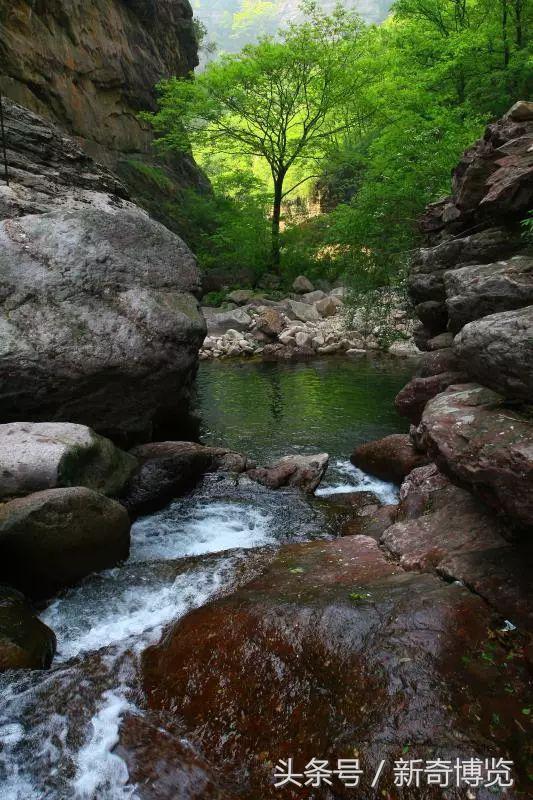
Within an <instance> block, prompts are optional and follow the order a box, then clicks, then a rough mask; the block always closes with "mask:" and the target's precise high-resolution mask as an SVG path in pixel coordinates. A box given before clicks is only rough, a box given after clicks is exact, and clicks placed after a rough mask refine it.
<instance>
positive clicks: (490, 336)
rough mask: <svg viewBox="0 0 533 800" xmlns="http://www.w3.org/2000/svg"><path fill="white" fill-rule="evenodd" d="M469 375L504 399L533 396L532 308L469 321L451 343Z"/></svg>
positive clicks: (527, 399) (524, 398)
mask: <svg viewBox="0 0 533 800" xmlns="http://www.w3.org/2000/svg"><path fill="white" fill-rule="evenodd" d="M454 347H455V351H456V352H457V354H458V355H459V357H460V358H461V359H462V360H463V361H464V363H465V364H467V365H468V372H469V374H470V375H471V376H472V377H473V378H475V379H476V380H478V381H479V382H480V383H483V384H485V385H486V386H490V387H491V388H492V389H494V390H495V391H498V392H501V393H502V394H504V395H505V396H506V397H508V398H511V399H514V400H516V399H518V400H522V401H525V402H528V401H531V398H532V397H533V305H532V306H528V307H527V308H522V309H518V310H517V311H506V312H503V313H501V314H491V315H490V316H488V317H483V319H479V320H476V321H475V322H470V323H468V325H465V327H464V328H463V329H462V331H461V332H460V333H459V334H458V335H457V337H456V338H455V341H454Z"/></svg>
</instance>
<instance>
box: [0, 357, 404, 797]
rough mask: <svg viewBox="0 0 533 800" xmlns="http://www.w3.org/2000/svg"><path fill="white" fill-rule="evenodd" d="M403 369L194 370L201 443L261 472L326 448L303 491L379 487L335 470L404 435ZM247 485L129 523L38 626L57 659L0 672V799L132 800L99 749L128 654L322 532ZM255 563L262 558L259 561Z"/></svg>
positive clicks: (209, 486)
mask: <svg viewBox="0 0 533 800" xmlns="http://www.w3.org/2000/svg"><path fill="white" fill-rule="evenodd" d="M406 377H407V375H406V368H405V365H401V366H400V367H399V366H398V365H397V364H396V363H395V362H391V361H376V362H366V361H365V362H362V363H361V362H355V363H349V362H346V361H343V360H340V359H339V360H336V359H330V360H328V361H318V362H316V363H312V364H299V365H282V366H280V365H257V364H250V363H242V364H241V363H229V362H225V363H223V364H219V363H209V364H203V365H202V367H201V370H200V374H199V378H198V394H199V406H200V413H201V416H202V420H203V426H204V431H203V440H204V441H205V442H206V443H216V444H219V443H220V444H222V443H224V444H225V445H227V446H229V447H231V448H233V449H235V450H239V451H241V452H246V453H247V454H249V455H250V456H251V457H253V458H255V459H256V460H257V461H258V462H261V463H266V462H268V461H271V460H272V459H274V458H276V457H278V456H281V455H284V454H287V453H294V452H298V453H304V452H317V451H326V452H329V453H330V455H331V466H330V469H329V470H328V474H327V476H326V479H325V481H324V483H323V486H322V487H321V488H320V489H319V490H318V492H317V494H319V495H320V494H328V493H332V492H336V491H346V490H351V491H361V490H362V489H368V488H370V489H372V490H373V491H375V492H376V493H378V494H379V495H380V496H381V497H382V499H383V500H384V501H385V502H387V501H391V500H393V499H394V497H395V491H396V490H395V489H394V487H392V486H391V485H389V484H384V483H382V482H379V481H375V480H374V479H371V478H369V477H368V476H365V475H364V474H363V473H361V472H360V471H358V470H356V469H355V468H354V467H352V466H351V465H350V463H349V461H348V460H347V456H348V455H349V452H350V450H351V449H352V448H353V447H354V445H356V444H357V443H359V442H361V441H363V440H365V439H370V438H376V437H379V436H383V435H385V434H388V433H393V432H396V431H399V430H404V429H405V424H404V422H403V421H402V420H400V419H399V418H398V417H397V416H396V414H395V413H394V410H393V408H392V403H391V401H392V399H393V397H394V394H395V393H396V391H397V390H398V389H399V388H400V386H402V385H403V383H404V382H405V379H406ZM279 498H280V495H279V493H275V492H271V491H269V490H267V489H264V488H263V487H260V486H258V485H256V484H252V483H251V482H248V481H247V480H242V479H241V480H239V481H237V480H234V479H231V478H228V477H225V476H220V475H212V476H207V477H206V478H205V479H204V481H202V483H201V484H200V485H199V486H198V487H197V488H196V490H195V491H194V492H192V493H191V494H190V495H189V496H187V497H185V498H180V499H178V500H176V501H174V502H172V503H171V504H170V505H169V506H167V508H165V509H163V510H162V511H160V512H158V513H156V514H152V515H150V516H149V517H145V518H142V519H140V520H138V521H137V522H136V523H135V524H134V526H133V529H132V546H131V554H130V557H129V559H128V561H127V563H126V564H124V565H123V566H121V567H117V568H115V569H112V570H108V571H106V572H103V573H100V574H99V575H94V576H91V577H89V578H88V579H87V580H85V581H84V582H83V583H82V584H80V585H79V586H77V587H75V588H73V589H71V590H69V591H67V592H65V593H63V594H62V595H61V596H60V597H58V598H56V599H55V600H54V601H53V602H52V603H51V604H50V605H49V606H48V607H47V608H46V609H45V610H44V611H43V613H42V615H41V617H42V619H43V621H44V622H46V623H47V624H48V625H50V627H52V628H53V629H54V631H55V632H56V634H57V639H58V652H57V656H56V658H55V661H54V666H53V668H52V669H51V670H49V671H48V672H37V671H36V672H23V673H16V674H4V675H3V676H0V692H1V699H0V798H2V800H45V799H46V800H125V799H126V798H135V797H136V790H135V786H134V785H131V784H130V783H129V781H128V769H127V766H126V764H125V762H124V761H123V760H122V759H121V758H120V757H119V756H118V755H117V754H115V753H114V752H113V750H114V748H115V745H116V744H117V742H118V740H119V731H120V723H121V719H122V718H123V716H124V715H125V714H127V713H134V714H142V702H141V701H140V699H139V698H140V697H141V692H140V687H139V658H140V655H141V654H142V652H143V650H144V649H145V648H146V647H147V646H149V645H150V644H153V643H155V642H157V641H158V640H159V639H160V637H161V635H162V632H163V630H164V628H165V626H168V625H169V624H170V623H172V622H174V621H176V620H177V619H179V618H180V617H181V616H183V615H184V614H186V613H187V612H188V611H189V610H191V609H193V608H195V607H198V606H200V605H202V604H204V603H206V602H208V601H209V600H210V599H212V598H213V597H215V596H218V595H220V594H222V593H226V592H229V591H231V590H232V588H234V587H235V586H237V585H238V584H239V583H242V582H243V581H246V580H248V579H249V578H250V577H251V576H252V575H253V574H254V572H255V571H257V569H259V568H260V566H261V564H264V557H265V553H267V554H269V553H272V552H274V551H275V548H276V547H278V546H279V545H280V544H282V543H286V542H294V541H302V540H308V539H312V538H315V537H323V538H324V537H330V536H332V535H333V533H332V531H331V530H330V529H329V528H328V524H327V520H326V519H325V518H324V514H323V511H322V509H321V507H320V504H319V503H316V502H314V501H313V500H307V499H305V498H304V497H302V496H301V495H300V494H299V493H298V492H292V491H289V492H284V493H283V499H284V502H283V503H280V502H279ZM259 554H261V556H262V558H263V560H262V561H261V559H260V558H259Z"/></svg>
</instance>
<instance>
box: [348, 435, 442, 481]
mask: <svg viewBox="0 0 533 800" xmlns="http://www.w3.org/2000/svg"><path fill="white" fill-rule="evenodd" d="M350 461H351V462H352V464H354V465H355V466H356V467H359V469H362V470H363V471H364V472H368V473H369V474H370V475H376V477H378V478H381V480H384V481H392V482H393V483H401V482H402V481H403V479H404V478H405V476H406V475H408V474H409V472H411V470H413V469H415V468H416V467H422V466H424V464H427V463H428V461H429V459H428V458H427V456H426V455H425V454H424V453H420V452H418V451H417V450H415V448H414V446H413V443H412V442H411V440H410V438H409V435H408V434H404V433H393V434H391V435H390V436H385V437H384V438H383V439H378V440H376V441H374V442H366V443H365V444H361V445H359V446H358V447H356V448H355V450H354V451H353V453H352V455H351V456H350Z"/></svg>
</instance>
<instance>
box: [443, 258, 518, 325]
mask: <svg viewBox="0 0 533 800" xmlns="http://www.w3.org/2000/svg"><path fill="white" fill-rule="evenodd" d="M444 284H445V288H446V298H447V299H446V306H447V308H448V314H449V318H450V328H451V330H453V331H459V330H460V329H461V328H462V327H463V325H466V324H467V323H468V322H472V321H473V320H476V319H480V318H481V317H485V316H487V315H488V314H495V313H498V312H499V311H512V310H513V309H515V308H522V307H523V306H527V305H530V304H532V303H533V257H531V256H516V257H515V258H511V259H509V260H507V261H499V262H497V263H496V264H485V265H483V266H474V267H462V268H461V269H454V270H451V271H450V272H445V273H444Z"/></svg>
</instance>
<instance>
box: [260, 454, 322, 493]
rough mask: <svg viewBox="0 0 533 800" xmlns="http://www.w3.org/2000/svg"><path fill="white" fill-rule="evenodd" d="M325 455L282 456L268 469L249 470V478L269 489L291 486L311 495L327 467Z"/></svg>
mask: <svg viewBox="0 0 533 800" xmlns="http://www.w3.org/2000/svg"><path fill="white" fill-rule="evenodd" d="M328 462H329V456H328V454H327V453H317V454H316V455H311V456H303V455H302V456H298V455H295V456H284V457H283V458H280V460H279V461H276V462H275V463H274V464H271V465H270V466H268V467H258V468H256V469H252V470H249V471H248V472H247V473H246V474H247V475H248V477H249V478H251V479H252V480H254V481H257V482H258V483H262V484H263V485H264V486H268V487H269V488H270V489H279V488H281V487H282V486H293V487H296V488H298V489H301V490H302V491H304V492H307V493H308V494H313V492H314V491H315V489H316V488H317V486H318V485H319V483H320V481H321V480H322V478H323V477H324V473H325V472H326V469H327V467H328Z"/></svg>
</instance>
